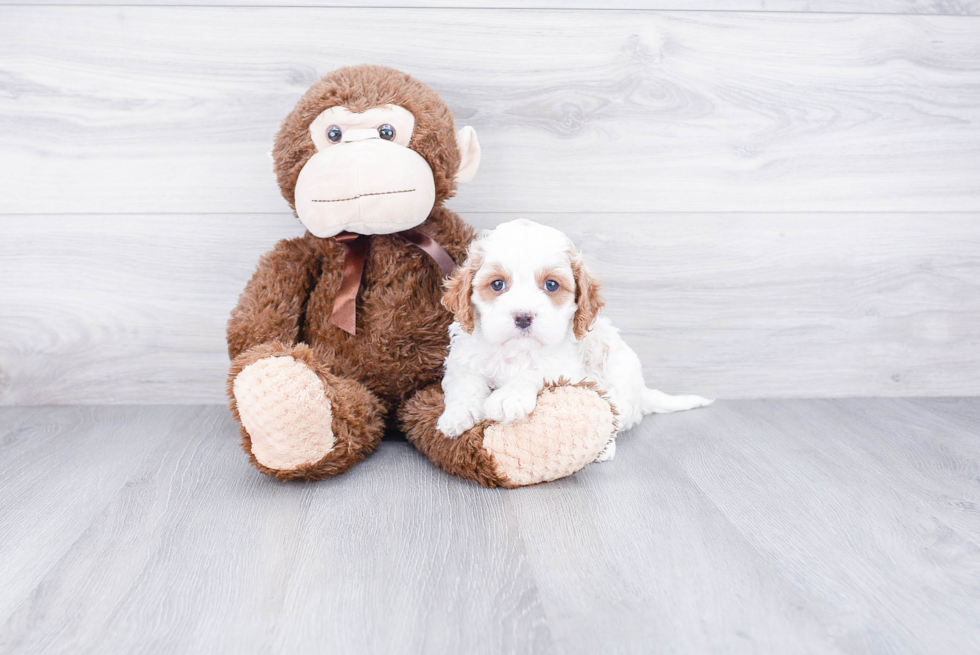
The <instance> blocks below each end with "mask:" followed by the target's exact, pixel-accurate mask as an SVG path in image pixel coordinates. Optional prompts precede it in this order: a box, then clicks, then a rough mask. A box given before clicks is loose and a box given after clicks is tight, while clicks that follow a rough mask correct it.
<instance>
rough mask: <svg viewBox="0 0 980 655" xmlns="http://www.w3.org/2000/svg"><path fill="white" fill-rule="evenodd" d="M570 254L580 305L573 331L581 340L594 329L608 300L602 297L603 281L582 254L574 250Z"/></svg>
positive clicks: (573, 320)
mask: <svg viewBox="0 0 980 655" xmlns="http://www.w3.org/2000/svg"><path fill="white" fill-rule="evenodd" d="M569 256H570V259H571V262H572V273H573V274H574V275H575V304H576V305H577V306H578V308H577V309H576V310H575V317H574V318H573V319H572V331H573V332H574V333H575V338H576V339H579V340H581V339H582V338H583V337H584V336H585V335H586V334H587V333H588V332H589V330H591V329H592V324H593V323H595V319H596V317H597V316H598V315H599V310H601V309H602V307H603V305H605V304H606V301H605V300H603V299H602V282H600V281H599V278H597V277H595V276H593V275H592V273H590V272H589V269H587V268H586V267H585V264H583V263H582V255H581V254H580V253H578V252H575V251H574V250H573V251H570V252H569Z"/></svg>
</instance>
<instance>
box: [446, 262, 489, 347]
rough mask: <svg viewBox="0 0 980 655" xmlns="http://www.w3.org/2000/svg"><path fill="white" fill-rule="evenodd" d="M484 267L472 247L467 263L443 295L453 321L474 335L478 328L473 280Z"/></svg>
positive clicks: (454, 274) (453, 276) (456, 271)
mask: <svg viewBox="0 0 980 655" xmlns="http://www.w3.org/2000/svg"><path fill="white" fill-rule="evenodd" d="M482 265H483V264H482V258H481V257H480V256H479V255H478V254H476V253H474V252H473V247H472V246H470V253H469V256H468V257H467V258H466V262H465V263H464V264H463V265H462V266H460V267H459V268H457V269H456V270H455V271H453V274H452V275H451V276H449V279H448V280H446V291H445V293H443V294H442V306H443V307H445V308H446V309H448V310H449V311H450V312H452V315H453V319H454V320H455V321H456V322H457V323H459V325H460V327H461V328H463V331H464V332H466V333H467V334H473V328H474V327H475V326H476V320H475V317H474V315H473V278H474V277H476V272H477V271H478V270H480V266H482Z"/></svg>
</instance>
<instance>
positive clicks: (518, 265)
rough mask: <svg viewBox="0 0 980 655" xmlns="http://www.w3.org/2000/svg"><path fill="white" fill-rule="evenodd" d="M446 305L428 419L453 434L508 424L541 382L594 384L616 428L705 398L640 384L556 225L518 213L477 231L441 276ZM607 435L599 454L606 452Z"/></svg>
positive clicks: (591, 281) (594, 287) (596, 286)
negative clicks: (442, 366)
mask: <svg viewBox="0 0 980 655" xmlns="http://www.w3.org/2000/svg"><path fill="white" fill-rule="evenodd" d="M442 303H443V305H445V306H446V308H447V309H449V311H451V312H452V313H453V316H454V318H455V322H454V323H453V324H452V325H451V326H450V327H449V335H450V346H449V356H448V357H447V359H446V374H445V376H444V377H443V380H442V389H443V391H444V393H445V410H444V411H443V414H442V416H441V417H440V418H439V422H438V424H437V427H438V428H439V430H440V431H441V432H442V433H443V434H444V435H446V436H447V437H450V438H454V437H458V436H459V435H461V434H463V433H464V432H466V430H468V429H470V428H471V427H473V426H474V425H476V424H477V423H479V422H480V421H483V420H484V419H492V420H494V421H498V422H501V423H510V422H512V421H519V420H521V419H523V418H525V417H526V416H527V415H528V414H530V413H531V411H532V410H533V409H534V405H535V403H536V402H537V397H538V392H540V391H541V389H542V388H543V387H544V385H545V383H546V381H556V380H558V379H559V378H565V379H568V380H570V381H572V382H573V383H574V382H579V381H582V380H586V381H589V382H594V383H595V384H596V385H597V386H598V388H599V389H601V390H603V391H604V392H605V393H606V395H607V396H608V398H609V400H610V402H612V404H613V406H614V407H615V408H616V411H617V413H618V416H617V430H628V429H629V428H631V427H633V426H634V425H636V423H638V422H639V421H640V419H641V418H643V416H644V415H645V414H650V413H651V412H655V413H662V412H675V411H678V410H683V409H693V408H695V407H703V406H705V405H709V404H711V402H713V401H711V400H708V399H706V398H701V397H700V396H668V395H667V394H665V393H661V392H660V391H657V390H655V389H647V388H646V385H645V384H644V382H643V372H642V368H641V366H640V360H639V358H638V357H637V356H636V353H634V352H633V351H632V350H631V349H630V347H629V346H627V345H626V343H625V342H624V341H623V340H622V338H621V337H620V336H619V331H618V330H617V329H616V328H614V327H613V326H612V323H610V322H609V319H607V318H603V317H600V316H599V312H600V310H601V309H602V306H603V300H602V296H601V295H600V283H599V282H598V280H596V279H595V278H594V277H592V276H591V275H590V274H589V272H588V270H587V269H586V268H585V266H584V265H583V264H582V256H581V255H580V254H579V252H578V251H577V250H576V249H575V246H574V245H573V244H572V242H571V240H570V239H569V238H568V237H567V236H565V235H564V234H562V233H561V232H559V231H558V230H556V229H554V228H551V227H547V226H544V225H541V224H539V223H535V222H533V221H529V220H526V219H519V220H516V221H510V222H509V223H504V224H502V225H500V226H499V227H497V229H495V230H492V231H484V232H483V233H482V234H481V235H480V237H479V238H478V239H477V240H476V241H474V242H473V243H472V244H471V245H470V249H469V253H468V257H467V259H466V262H465V263H464V264H463V266H462V267H461V268H459V269H457V270H456V272H455V273H454V274H453V275H452V277H451V278H450V279H449V281H448V282H447V289H446V292H445V294H444V295H443V298H442ZM614 454H615V441H612V442H610V444H609V446H608V447H607V448H606V450H605V451H603V453H602V455H600V457H599V461H602V460H607V459H612V457H613V455H614Z"/></svg>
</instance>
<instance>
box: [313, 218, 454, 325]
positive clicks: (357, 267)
mask: <svg viewBox="0 0 980 655" xmlns="http://www.w3.org/2000/svg"><path fill="white" fill-rule="evenodd" d="M394 236H396V237H401V238H402V239H405V240H406V241H408V242H409V243H412V244H415V245H416V246H418V247H419V248H421V249H422V250H424V251H425V252H426V253H428V255H429V256H430V257H432V259H434V260H436V263H437V264H439V268H441V269H442V272H443V274H444V275H449V274H450V273H452V272H453V270H454V269H455V268H456V262H454V261H453V258H452V257H450V256H449V253H447V252H446V251H445V250H444V249H443V247H442V246H440V245H439V244H438V243H436V241H435V239H433V238H432V237H429V236H426V235H424V234H422V233H421V232H417V231H415V230H404V231H402V232H395V233H394ZM334 238H335V239H336V240H337V241H339V242H340V243H342V244H344V273H343V275H342V276H341V278H340V290H338V291H337V298H336V300H334V303H333V315H332V316H331V317H330V322H331V323H333V324H334V325H336V326H337V327H339V328H340V329H341V330H343V331H344V332H347V333H348V334H354V330H355V312H356V307H357V290H358V289H360V287H361V274H362V273H363V272H364V260H365V259H367V252H368V248H369V247H370V245H371V237H370V236H369V235H366V234H352V233H350V232H341V233H340V234H338V235H337V236H335V237H334Z"/></svg>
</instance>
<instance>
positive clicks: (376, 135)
mask: <svg viewBox="0 0 980 655" xmlns="http://www.w3.org/2000/svg"><path fill="white" fill-rule="evenodd" d="M414 129H415V117H414V116H413V115H412V113H411V112H410V111H408V110H407V109H404V108H403V107H399V106H397V105H385V106H382V107H375V108H373V109H368V110H367V111H364V112H363V113H354V112H351V111H350V110H348V109H347V108H346V107H331V108H330V109H327V110H326V111H324V112H322V113H321V114H320V115H319V116H317V118H316V119H315V120H314V121H313V122H312V123H311V124H310V136H311V137H312V139H313V144H314V145H315V146H316V154H315V155H313V156H312V157H311V158H310V159H309V160H308V161H307V162H306V164H305V165H303V168H302V170H301V171H300V173H299V177H298V178H297V180H296V213H297V215H298V216H299V219H300V220H301V221H302V222H303V224H304V225H306V227H307V229H309V231H310V232H311V233H313V234H314V235H315V236H318V237H331V236H334V235H336V234H338V233H340V232H343V231H348V232H355V233H358V234H390V233H392V232H399V231H401V230H407V229H409V228H411V227H414V226H416V225H419V224H420V223H422V222H423V221H425V219H426V218H427V217H428V216H429V213H430V212H431V211H432V207H433V205H434V204H435V198H436V189H435V180H434V178H433V174H432V169H431V168H429V164H428V163H427V162H426V160H425V159H424V158H423V157H422V156H421V155H419V154H418V153H416V152H415V151H414V150H412V149H411V147H410V144H411V140H412V132H413V131H414ZM470 129H472V128H470ZM474 140H475V139H474Z"/></svg>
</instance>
